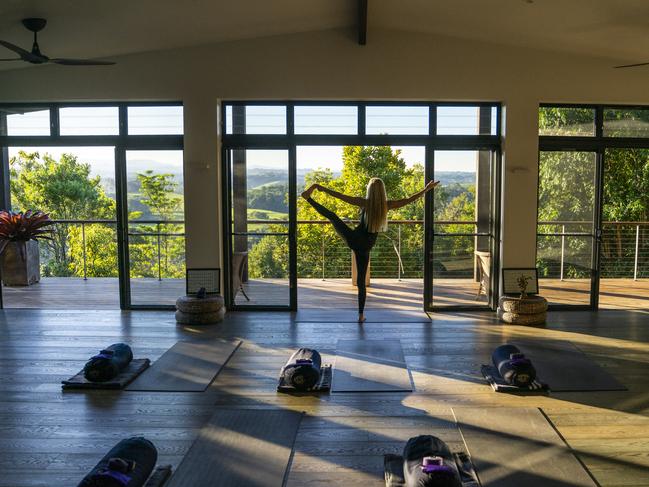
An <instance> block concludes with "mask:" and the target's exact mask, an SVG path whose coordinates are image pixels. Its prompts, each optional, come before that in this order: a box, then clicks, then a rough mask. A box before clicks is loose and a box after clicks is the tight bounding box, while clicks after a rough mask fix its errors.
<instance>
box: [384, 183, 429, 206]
mask: <svg viewBox="0 0 649 487" xmlns="http://www.w3.org/2000/svg"><path fill="white" fill-rule="evenodd" d="M438 184H439V181H435V182H433V181H428V184H427V185H426V187H425V188H424V189H422V190H421V191H417V192H416V193H414V194H412V195H410V196H408V197H407V198H403V199H400V200H388V210H396V209H397V208H401V207H403V206H406V205H409V204H410V203H412V202H413V201H416V200H418V199H419V198H421V197H422V196H424V195H425V194H426V193H428V192H429V191H430V190H431V189H433V188H434V187H435V186H437V185H438Z"/></svg>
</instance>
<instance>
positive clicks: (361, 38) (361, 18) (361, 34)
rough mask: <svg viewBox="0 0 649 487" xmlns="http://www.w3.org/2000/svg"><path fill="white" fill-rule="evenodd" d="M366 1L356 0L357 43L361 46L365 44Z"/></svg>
mask: <svg viewBox="0 0 649 487" xmlns="http://www.w3.org/2000/svg"><path fill="white" fill-rule="evenodd" d="M367 2H368V0H358V43H359V44H360V45H361V46H364V45H365V44H367Z"/></svg>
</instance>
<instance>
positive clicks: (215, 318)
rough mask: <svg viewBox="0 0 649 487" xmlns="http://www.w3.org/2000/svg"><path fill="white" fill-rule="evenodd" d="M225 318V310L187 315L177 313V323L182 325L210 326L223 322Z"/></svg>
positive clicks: (182, 312)
mask: <svg viewBox="0 0 649 487" xmlns="http://www.w3.org/2000/svg"><path fill="white" fill-rule="evenodd" d="M224 316H225V308H221V309H220V310H218V311H210V312H209V313H185V312H184V311H176V322H178V323H180V324H182V325H210V324H212V323H218V322H219V321H223V317H224Z"/></svg>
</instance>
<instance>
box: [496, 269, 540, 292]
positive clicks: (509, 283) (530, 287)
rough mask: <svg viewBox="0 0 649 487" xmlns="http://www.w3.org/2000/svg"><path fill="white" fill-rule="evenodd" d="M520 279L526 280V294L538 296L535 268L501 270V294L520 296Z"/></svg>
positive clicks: (537, 278) (537, 280)
mask: <svg viewBox="0 0 649 487" xmlns="http://www.w3.org/2000/svg"><path fill="white" fill-rule="evenodd" d="M520 279H526V280H527V288H526V289H525V292H526V293H527V294H538V292H539V276H538V273H537V271H536V268H514V267H511V268H508V269H503V292H504V293H505V294H520V293H521V288H520V285H519V280H520Z"/></svg>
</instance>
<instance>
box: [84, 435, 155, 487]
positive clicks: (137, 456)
mask: <svg viewBox="0 0 649 487" xmlns="http://www.w3.org/2000/svg"><path fill="white" fill-rule="evenodd" d="M157 460H158V451H157V450H156V448H155V446H154V445H153V443H151V442H150V441H149V440H147V439H146V438H142V437H137V436H134V437H132V438H128V439H125V440H122V441H120V442H119V443H118V444H117V445H115V446H114V447H113V448H112V449H111V450H110V451H109V452H108V453H106V455H104V458H102V459H101V460H100V461H99V463H98V464H97V465H96V466H95V468H93V469H92V470H91V471H90V473H89V474H88V475H86V476H85V477H84V479H83V480H82V481H81V483H80V484H79V485H78V486H77V487H142V486H143V485H144V483H145V482H146V481H147V479H148V478H149V476H150V475H151V472H152V471H153V468H154V467H155V464H156V461H157Z"/></svg>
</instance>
